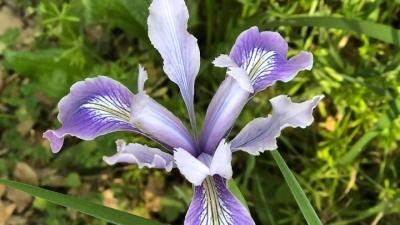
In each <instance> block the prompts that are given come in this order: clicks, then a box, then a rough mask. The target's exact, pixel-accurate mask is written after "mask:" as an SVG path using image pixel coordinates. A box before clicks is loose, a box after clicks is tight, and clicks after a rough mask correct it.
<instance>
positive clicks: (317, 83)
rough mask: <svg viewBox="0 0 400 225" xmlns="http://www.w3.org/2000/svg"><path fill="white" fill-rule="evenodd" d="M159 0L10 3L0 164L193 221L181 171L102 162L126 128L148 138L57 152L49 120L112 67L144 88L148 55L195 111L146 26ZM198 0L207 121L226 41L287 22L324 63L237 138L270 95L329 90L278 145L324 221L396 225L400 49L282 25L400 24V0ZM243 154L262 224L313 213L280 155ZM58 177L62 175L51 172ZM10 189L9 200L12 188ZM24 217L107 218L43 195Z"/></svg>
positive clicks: (104, 140)
mask: <svg viewBox="0 0 400 225" xmlns="http://www.w3.org/2000/svg"><path fill="white" fill-rule="evenodd" d="M148 4H149V1H142V0H134V1H128V0H115V1H101V0H71V1H65V2H62V1H57V0H47V1H40V2H38V1H28V0H19V1H15V2H14V3H12V4H9V3H7V4H3V5H2V7H10V8H12V9H13V10H14V13H15V15H16V16H17V18H19V19H20V20H22V21H23V23H24V24H25V26H24V27H19V28H18V27H17V28H16V29H10V30H8V31H7V32H6V33H5V34H3V35H2V36H1V37H0V46H2V47H1V48H0V49H1V50H0V51H1V54H2V56H1V59H0V60H1V61H0V63H1V71H0V79H1V81H2V83H3V85H0V157H1V158H0V176H3V177H8V178H15V167H16V164H17V163H18V162H26V163H27V164H29V165H30V166H31V167H32V168H33V169H34V171H35V172H36V173H37V174H38V177H39V183H40V184H41V185H42V186H45V187H47V188H49V189H52V190H56V191H59V192H63V193H70V194H74V195H79V196H83V197H85V198H87V199H89V200H90V201H93V202H98V203H99V202H100V203H101V202H105V200H107V201H108V202H114V204H116V205H117V206H118V207H119V208H120V209H123V210H126V211H129V212H134V213H135V214H138V215H141V216H145V217H149V218H154V219H156V220H158V221H160V222H163V223H170V224H181V223H182V221H183V218H184V214H185V210H186V208H187V204H188V202H189V201H190V197H191V187H190V185H189V184H188V183H187V182H185V181H184V180H183V179H182V178H180V176H178V173H177V172H173V173H172V174H166V173H164V172H161V171H150V170H139V169H137V168H136V167H135V166H123V165H120V166H117V167H108V166H106V165H105V164H104V163H103V162H102V161H101V157H102V156H103V155H109V154H111V153H113V152H114V148H115V147H114V140H115V139H117V138H124V139H126V140H127V141H135V142H141V143H147V144H149V143H148V140H146V139H143V138H141V137H138V136H132V135H129V134H126V133H117V134H112V135H107V136H105V137H100V138H98V139H96V141H91V142H80V141H79V140H77V139H74V138H68V139H67V140H66V146H65V148H64V150H63V152H62V153H61V154H59V155H56V156H54V155H52V154H51V153H50V150H49V146H48V145H47V144H46V143H44V142H43V140H42V138H41V134H42V132H43V131H44V130H46V129H48V128H50V127H56V126H58V124H56V114H57V112H56V104H57V102H58V101H59V99H60V98H61V97H62V96H64V95H65V94H66V93H67V92H68V89H69V87H70V85H71V84H72V83H74V82H75V81H78V80H82V79H84V78H86V77H88V76H94V75H97V74H106V75H109V76H110V77H112V78H114V79H117V80H119V81H121V82H122V83H123V84H125V85H126V86H128V87H130V88H132V90H134V88H135V87H136V84H135V80H136V76H137V65H138V63H140V64H142V65H144V66H145V67H146V69H147V70H148V72H149V75H150V78H149V79H150V80H149V82H148V83H147V87H148V88H147V92H148V93H149V94H150V95H151V96H153V97H154V98H156V99H157V100H158V101H160V102H161V103H162V104H163V105H164V106H166V107H167V108H169V109H171V110H172V111H173V112H174V113H175V114H176V115H177V116H178V117H180V118H183V119H184V120H185V122H186V123H188V122H189V120H188V118H187V115H186V111H185V106H184V104H183V101H182V100H181V97H180V95H179V90H178V88H177V87H176V86H175V85H174V84H172V83H171V82H169V81H168V80H167V79H166V76H165V75H164V74H163V72H162V61H161V58H160V56H159V55H158V53H157V52H156V51H155V50H154V49H153V48H152V46H151V45H150V43H149V40H148V38H147V33H146V17H147V8H148ZM187 4H188V6H189V11H190V15H191V17H190V23H189V30H190V31H191V32H192V33H193V34H194V35H195V36H196V37H197V38H198V39H199V45H200V49H201V51H202V55H201V56H202V67H201V69H200V74H199V76H198V78H197V81H196V93H195V96H196V97H195V104H196V112H197V118H198V123H200V124H199V125H198V126H201V121H202V118H204V112H205V110H206V108H207V105H208V103H209V101H210V99H211V98H212V96H213V93H214V90H216V89H217V87H218V85H219V83H220V82H221V81H222V79H223V78H224V71H223V70H221V69H218V68H214V67H212V65H211V63H210V62H211V61H212V60H213V59H214V58H215V57H216V56H218V55H219V54H221V53H228V52H229V51H230V48H231V46H232V45H233V43H234V41H235V39H236V37H237V35H238V34H239V33H240V32H241V31H242V30H243V29H246V28H248V27H250V26H259V27H260V29H262V30H274V31H278V32H280V33H281V35H282V36H283V37H284V38H285V39H286V40H287V41H288V42H289V46H290V49H291V50H290V52H289V54H290V55H293V54H295V53H297V52H298V51H300V50H306V51H311V52H312V53H313V55H314V61H315V62H314V68H313V70H312V71H311V72H303V73H301V74H300V75H299V76H298V77H296V78H295V79H294V80H293V81H291V82H289V83H278V84H276V85H275V86H274V87H271V88H268V89H267V90H266V91H264V92H263V93H262V94H260V95H257V96H256V97H255V98H253V99H252V101H251V102H250V103H249V104H248V105H247V106H246V108H245V110H244V111H243V112H242V114H241V116H240V118H239V120H238V122H237V123H236V126H235V127H234V129H233V131H232V136H233V134H235V133H237V132H238V131H239V130H240V128H242V127H243V126H244V125H245V124H246V123H247V122H248V121H250V120H251V119H252V118H254V117H259V116H266V115H267V114H269V113H270V105H269V104H268V99H270V98H271V97H274V96H276V95H279V94H288V95H290V96H294V98H295V100H305V99H308V98H310V97H311V96H314V95H317V94H321V93H323V94H325V95H326V97H325V99H324V101H323V103H322V104H321V105H320V106H319V107H318V110H317V113H316V121H315V123H314V124H313V126H311V127H309V128H307V129H305V130H302V129H290V130H287V131H285V132H284V133H283V136H282V137H281V138H280V139H279V143H278V146H279V151H280V154H281V155H282V157H283V159H284V160H285V161H286V162H287V164H288V165H289V168H291V169H292V171H293V173H294V174H295V177H296V178H297V179H298V180H299V183H300V185H301V187H303V189H304V191H305V193H306V195H307V197H308V199H309V200H310V202H311V205H312V206H314V208H315V210H316V213H317V214H318V215H319V217H320V219H321V221H322V224H333V225H339V224H343V225H344V224H385V225H386V224H387V225H391V224H396V222H397V221H398V219H399V215H400V192H399V188H398V187H399V185H400V184H399V180H400V179H399V171H400V168H399V163H398V162H399V158H400V157H399V156H400V154H399V151H398V141H399V138H400V137H399V134H400V132H399V131H400V120H399V110H398V102H399V92H400V89H399V88H398V87H399V84H400V80H399V79H398V74H399V72H400V65H399V61H400V52H399V49H398V47H396V46H395V45H393V44H390V43H387V42H384V41H382V40H378V39H375V38H373V37H372V38H371V37H369V36H368V33H365V32H356V33H354V32H349V31H347V30H341V29H337V28H326V27H313V26H307V27H305V26H291V24H290V23H287V24H284V23H281V24H280V25H279V26H278V25H277V24H273V23H275V22H276V21H282V20H284V19H286V18H293V16H298V15H302V16H305V15H306V16H323V17H326V16H334V17H340V16H341V17H344V18H347V19H355V20H357V21H358V20H365V21H370V22H374V23H380V24H385V25H388V26H390V27H397V28H398V27H400V21H399V20H398V18H397V17H396V16H394V15H398V14H399V11H400V4H399V3H397V2H396V1H389V0H383V1H361V0H360V1H325V2H324V1H316V0H315V1H296V2H289V1H272V0H271V1H269V0H237V1H212V0H206V1H201V2H199V1H193V0H191V1H187ZM295 22H296V21H295ZM300 22H301V21H297V23H300ZM292 25H293V24H292ZM308 25H310V24H308ZM311 25H312V24H311ZM339 28H340V27H339ZM372 31H374V30H372ZM372 31H369V32H372ZM393 43H395V42H393ZM0 84H1V82H0ZM233 165H234V172H235V174H236V177H235V180H236V181H237V183H238V187H239V188H240V190H241V192H242V193H243V194H244V197H245V198H246V200H247V202H248V206H249V209H250V211H251V213H252V215H253V216H254V217H255V219H256V221H257V224H291V225H295V224H305V223H306V221H305V220H304V219H303V216H302V214H301V212H300V210H299V208H298V206H297V205H296V201H295V199H294V198H293V197H291V194H290V190H289V188H288V187H287V186H286V183H285V181H284V178H283V177H282V175H281V173H280V171H279V168H278V167H277V166H276V165H275V163H274V160H273V158H272V157H271V154H269V153H268V152H267V153H264V154H262V155H261V156H260V157H257V158H254V157H252V156H248V155H246V154H242V153H240V154H239V155H236V156H235V157H234V164H233ZM71 173H74V174H78V175H79V180H80V182H79V183H77V185H71V181H65V178H66V177H70V176H69V175H70V174H71ZM48 174H50V175H48ZM57 177H58V178H60V177H61V178H60V179H61V180H62V182H61V183H55V182H54V179H55V178H57ZM72 183H74V182H72ZM106 193H108V194H106ZM109 193H112V197H110V195H109ZM2 201H8V200H6V196H3V200H2ZM107 204H109V203H107ZM16 214H18V213H16ZM19 215H21V216H22V217H24V218H26V219H27V220H32V219H34V220H35V221H39V223H40V224H51V225H52V224H57V222H56V221H65V223H68V224H82V223H86V224H104V223H103V222H101V221H98V220H96V219H91V218H89V217H86V216H84V215H81V214H76V213H73V212H70V211H66V210H64V209H62V210H53V207H51V205H47V206H46V205H45V206H43V207H42V206H41V204H39V203H38V200H35V201H34V203H33V204H31V205H30V206H28V207H27V208H26V209H25V210H24V211H23V212H20V213H19Z"/></svg>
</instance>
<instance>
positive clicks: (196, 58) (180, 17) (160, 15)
mask: <svg viewBox="0 0 400 225" xmlns="http://www.w3.org/2000/svg"><path fill="white" fill-rule="evenodd" d="M188 18H189V13H188V10H187V8H186V5H185V2H184V0H154V1H153V2H152V4H151V5H150V16H149V18H148V21H147V22H148V26H149V38H150V41H151V43H152V44H153V45H154V47H155V48H156V49H157V50H158V51H159V52H160V54H161V56H162V58H163V60H164V71H165V73H166V74H167V75H168V77H169V79H171V80H172V81H173V82H175V83H176V84H177V85H178V86H179V89H180V91H181V94H182V97H183V99H184V101H185V104H186V107H187V109H188V112H189V117H190V121H191V123H192V127H193V129H195V122H196V120H195V114H194V106H193V95H194V82H195V79H196V76H197V73H198V71H199V68H200V51H199V47H198V45H197V39H196V38H195V37H194V36H193V35H191V34H189V32H188V31H187V22H188Z"/></svg>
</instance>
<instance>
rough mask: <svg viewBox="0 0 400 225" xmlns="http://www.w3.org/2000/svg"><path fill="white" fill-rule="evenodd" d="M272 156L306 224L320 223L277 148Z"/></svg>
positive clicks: (316, 224)
mask: <svg viewBox="0 0 400 225" xmlns="http://www.w3.org/2000/svg"><path fill="white" fill-rule="evenodd" d="M271 154H272V157H273V158H274V160H275V162H276V164H277V165H278V167H279V169H280V171H281V173H282V175H283V177H284V178H285V181H286V183H287V185H288V186H289V189H290V191H291V192H292V194H293V196H294V199H295V200H296V202H297V204H298V205H299V207H300V210H301V212H302V213H303V216H304V218H305V219H306V221H307V224H308V225H322V223H321V221H320V220H319V218H318V216H317V213H316V212H315V210H314V209H313V207H312V206H311V204H310V202H309V201H308V199H307V196H306V195H305V194H304V192H303V189H302V188H301V187H300V184H299V183H298V182H297V180H296V178H295V177H294V175H293V173H292V172H291V171H290V169H289V167H288V166H287V164H286V162H285V160H283V158H282V156H281V154H279V152H278V151H277V150H274V151H272V152H271Z"/></svg>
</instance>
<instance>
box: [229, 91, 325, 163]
mask: <svg viewBox="0 0 400 225" xmlns="http://www.w3.org/2000/svg"><path fill="white" fill-rule="evenodd" d="M322 98H323V96H316V97H314V98H313V99H311V100H308V101H305V102H301V103H293V102H292V101H291V99H290V98H289V97H288V96H285V95H280V96H277V97H275V98H273V99H271V100H270V101H271V104H272V115H271V116H269V117H267V118H256V119H254V120H253V121H251V122H250V123H248V124H247V125H246V126H245V127H244V128H243V129H242V130H241V131H240V132H239V134H238V135H237V136H236V137H235V138H234V139H233V140H232V142H231V145H232V147H231V148H232V150H233V151H235V150H243V151H246V152H248V153H250V154H252V155H259V154H260V153H262V152H264V151H265V150H274V149H276V148H277V144H276V138H277V137H279V135H280V134H281V130H283V129H284V128H286V127H301V128H305V127H306V126H309V125H310V124H311V123H312V122H313V121H314V118H313V116H312V113H313V109H314V108H315V107H316V106H317V105H318V103H319V102H320V101H321V99H322Z"/></svg>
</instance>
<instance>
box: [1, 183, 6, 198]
mask: <svg viewBox="0 0 400 225" xmlns="http://www.w3.org/2000/svg"><path fill="white" fill-rule="evenodd" d="M5 192H6V186H5V185H2V184H0V198H1V197H2V196H3V195H4V193H5Z"/></svg>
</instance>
